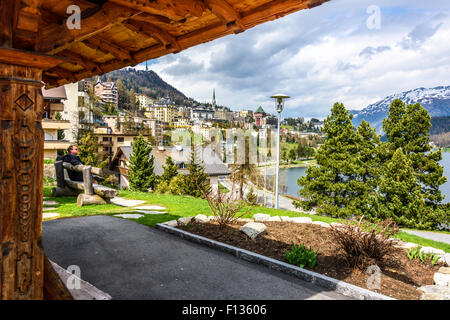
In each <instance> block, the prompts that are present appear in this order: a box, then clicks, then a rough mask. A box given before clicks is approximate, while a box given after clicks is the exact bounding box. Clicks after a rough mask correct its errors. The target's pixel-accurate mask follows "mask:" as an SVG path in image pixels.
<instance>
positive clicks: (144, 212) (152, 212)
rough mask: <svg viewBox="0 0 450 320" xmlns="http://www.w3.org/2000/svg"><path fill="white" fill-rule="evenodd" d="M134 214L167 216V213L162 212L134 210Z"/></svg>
mask: <svg viewBox="0 0 450 320" xmlns="http://www.w3.org/2000/svg"><path fill="white" fill-rule="evenodd" d="M134 211H136V212H140V213H143V214H167V212H163V211H147V210H134Z"/></svg>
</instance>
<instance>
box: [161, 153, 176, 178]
mask: <svg viewBox="0 0 450 320" xmlns="http://www.w3.org/2000/svg"><path fill="white" fill-rule="evenodd" d="M163 169H164V172H163V173H162V175H161V176H160V177H159V179H160V181H167V183H170V180H172V178H173V177H176V176H177V175H178V167H177V166H176V164H175V162H173V159H172V157H170V156H169V157H167V159H166V165H165V166H163Z"/></svg>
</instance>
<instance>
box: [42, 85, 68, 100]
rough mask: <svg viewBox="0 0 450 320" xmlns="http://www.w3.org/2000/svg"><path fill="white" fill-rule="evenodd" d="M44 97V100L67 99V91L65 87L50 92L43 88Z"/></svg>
mask: <svg viewBox="0 0 450 320" xmlns="http://www.w3.org/2000/svg"><path fill="white" fill-rule="evenodd" d="M42 96H43V97H44V99H67V95H66V89H65V88H64V86H60V87H57V88H52V89H48V90H46V89H44V88H42Z"/></svg>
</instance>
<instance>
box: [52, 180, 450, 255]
mask: <svg viewBox="0 0 450 320" xmlns="http://www.w3.org/2000/svg"><path fill="white" fill-rule="evenodd" d="M51 188H52V187H48V186H46V187H44V196H45V197H49V199H48V200H54V201H58V202H59V203H60V204H59V205H56V206H52V205H48V206H44V207H58V208H57V209H55V210H52V212H58V213H59V214H60V215H61V217H62V218H67V217H77V216H89V215H113V214H117V213H132V212H133V210H131V209H130V208H125V207H119V206H116V205H113V204H108V205H90V206H85V207H77V204H76V198H75V197H58V198H51V196H50V192H51ZM119 196H121V197H123V198H127V199H136V200H145V201H146V202H147V203H149V204H154V205H162V206H164V207H166V208H167V212H168V213H167V214H158V215H152V214H149V215H144V216H143V217H142V218H139V219H137V220H135V221H137V222H138V223H140V224H143V225H147V226H150V227H154V226H155V225H156V224H157V223H161V222H165V221H169V220H174V219H178V218H180V217H191V216H196V215H197V214H205V215H211V214H212V213H211V210H210V208H209V206H208V203H207V202H206V200H203V199H198V198H192V197H186V196H176V195H166V194H155V193H146V192H130V191H120V192H119ZM134 213H136V212H134ZM255 213H266V214H270V215H271V216H276V215H278V216H289V217H310V218H311V219H312V220H313V221H323V222H327V223H331V222H343V220H341V219H335V218H330V217H323V216H316V215H308V214H303V213H300V212H294V211H286V210H278V209H272V208H264V207H255V208H253V209H252V211H251V212H250V213H249V214H247V215H246V216H244V217H245V218H250V217H251V216H252V215H253V214H255ZM396 237H397V238H399V239H401V240H403V241H407V242H414V243H417V244H419V245H421V246H430V247H434V248H438V249H442V250H444V251H446V252H450V244H446V243H442V242H437V241H433V240H428V239H424V238H421V237H417V236H414V235H410V234H407V233H405V232H399V233H398V234H397V236H396Z"/></svg>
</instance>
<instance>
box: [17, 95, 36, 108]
mask: <svg viewBox="0 0 450 320" xmlns="http://www.w3.org/2000/svg"><path fill="white" fill-rule="evenodd" d="M15 104H16V105H17V106H18V107H19V108H20V109H22V110H23V111H27V110H28V109H30V108H31V107H32V106H33V104H34V102H33V101H32V100H31V99H30V98H29V97H28V96H27V95H26V94H23V95H21V96H20V97H19V98H17V100H16V101H15Z"/></svg>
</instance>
